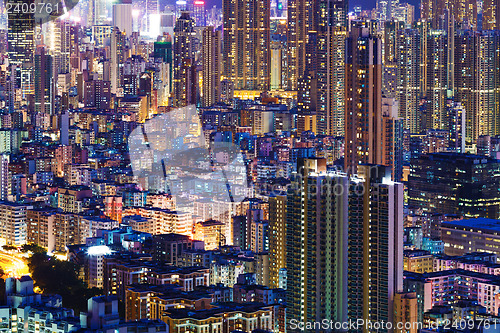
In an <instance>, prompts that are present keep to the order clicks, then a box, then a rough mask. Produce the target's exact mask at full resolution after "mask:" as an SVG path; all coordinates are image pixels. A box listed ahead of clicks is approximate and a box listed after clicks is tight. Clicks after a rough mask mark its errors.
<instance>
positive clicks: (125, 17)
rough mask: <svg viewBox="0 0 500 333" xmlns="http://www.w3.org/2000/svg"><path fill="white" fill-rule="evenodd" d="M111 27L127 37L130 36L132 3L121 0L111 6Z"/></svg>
mask: <svg viewBox="0 0 500 333" xmlns="http://www.w3.org/2000/svg"><path fill="white" fill-rule="evenodd" d="M113 26H115V27H117V28H118V29H119V30H120V31H121V32H124V33H125V34H126V35H127V36H130V35H131V34H132V1H127V0H123V1H122V2H121V3H116V4H114V5H113Z"/></svg>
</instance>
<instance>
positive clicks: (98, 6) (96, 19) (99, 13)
mask: <svg viewBox="0 0 500 333" xmlns="http://www.w3.org/2000/svg"><path fill="white" fill-rule="evenodd" d="M110 3H111V2H109V4H110ZM108 11H109V8H108V2H107V1H106V0H89V12H88V13H89V14H88V15H89V17H88V21H89V26H92V25H101V24H108V23H109V21H108V16H109V14H110V13H108Z"/></svg>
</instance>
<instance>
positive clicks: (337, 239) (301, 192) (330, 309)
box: [286, 159, 349, 322]
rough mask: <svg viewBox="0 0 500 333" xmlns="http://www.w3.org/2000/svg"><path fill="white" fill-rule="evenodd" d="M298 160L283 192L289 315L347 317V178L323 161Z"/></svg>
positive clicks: (313, 319)
mask: <svg viewBox="0 0 500 333" xmlns="http://www.w3.org/2000/svg"><path fill="white" fill-rule="evenodd" d="M301 163H302V164H303V165H298V169H299V170H300V172H299V173H297V174H295V176H294V177H292V186H291V187H290V188H289V191H288V194H287V208H286V214H287V215H286V251H287V252H286V253H287V255H286V266H287V294H288V295H287V304H288V306H287V317H288V318H289V319H294V320H298V321H299V322H321V321H322V320H323V319H327V320H333V321H334V322H345V321H346V319H347V312H346V310H347V308H346V305H347V297H348V294H347V284H348V280H347V270H348V266H347V223H348V216H347V211H348V202H349V200H348V191H346V189H348V184H349V180H348V177H346V176H342V175H338V174H333V173H327V172H326V160H321V159H318V160H312V159H311V160H308V159H306V160H301ZM337 190H338V191H337Z"/></svg>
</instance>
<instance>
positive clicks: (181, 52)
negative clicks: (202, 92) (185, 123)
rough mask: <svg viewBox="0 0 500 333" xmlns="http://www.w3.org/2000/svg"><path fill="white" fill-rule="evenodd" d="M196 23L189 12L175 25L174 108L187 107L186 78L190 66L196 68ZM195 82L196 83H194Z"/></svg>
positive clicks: (183, 14)
mask: <svg viewBox="0 0 500 333" xmlns="http://www.w3.org/2000/svg"><path fill="white" fill-rule="evenodd" d="M193 27H194V22H193V19H192V18H191V17H190V16H189V13H188V12H183V13H182V14H181V17H180V18H179V19H178V20H177V22H176V23H175V28H174V49H173V57H174V62H173V70H174V80H173V106H174V107H182V106H186V105H187V104H186V102H187V101H186V77H187V75H188V74H192V73H191V72H189V73H187V72H186V70H188V66H190V67H191V66H194V65H195V64H194V49H193V48H194V45H193V43H194V40H193V39H194V35H195V33H194V29H193ZM193 82H195V81H193Z"/></svg>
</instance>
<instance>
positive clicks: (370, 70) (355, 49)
mask: <svg viewBox="0 0 500 333" xmlns="http://www.w3.org/2000/svg"><path fill="white" fill-rule="evenodd" d="M346 43H347V47H346V52H347V55H346V81H345V84H346V89H345V92H346V95H345V101H346V103H345V162H344V165H345V170H346V172H348V173H351V174H355V173H356V170H357V166H358V165H359V164H367V163H369V164H381V163H382V146H383V142H382V45H381V44H382V41H381V40H380V39H379V38H377V37H375V36H373V35H371V34H370V33H369V29H368V28H367V27H366V26H365V24H364V22H362V21H358V22H356V23H355V24H353V26H352V29H351V32H350V36H349V38H348V39H347V42H346Z"/></svg>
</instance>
